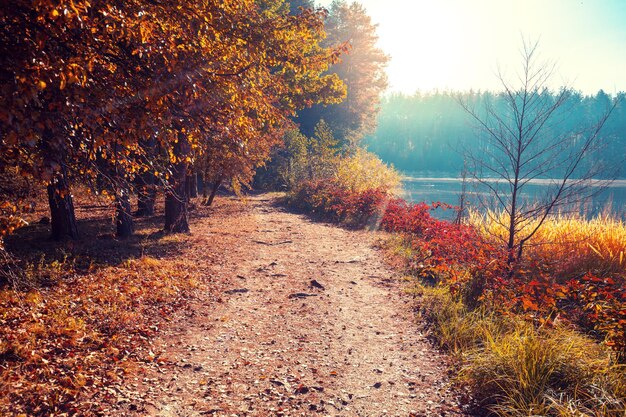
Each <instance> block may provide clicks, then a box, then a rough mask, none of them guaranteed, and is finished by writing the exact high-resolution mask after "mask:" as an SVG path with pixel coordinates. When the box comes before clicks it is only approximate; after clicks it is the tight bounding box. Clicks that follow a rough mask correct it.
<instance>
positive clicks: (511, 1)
mask: <svg viewBox="0 0 626 417" xmlns="http://www.w3.org/2000/svg"><path fill="white" fill-rule="evenodd" d="M331 2H332V0H318V4H319V5H321V6H329V5H330V3H331ZM359 3H361V4H362V5H363V6H364V7H365V8H366V9H367V11H368V14H369V15H370V16H371V17H372V20H373V21H374V23H377V24H378V25H379V26H378V34H379V46H380V48H381V49H383V50H384V51H385V52H386V53H387V54H389V55H390V56H391V62H390V64H389V66H388V68H387V74H388V76H389V84H390V86H389V91H399V92H404V93H407V94H411V93H413V92H415V91H417V90H420V91H430V90H434V89H439V90H455V91H464V90H469V89H474V90H499V89H500V88H499V84H498V83H499V81H498V79H497V77H496V74H497V72H498V71H499V70H500V71H501V72H502V73H503V74H505V76H506V77H507V78H512V77H513V76H515V74H516V71H517V70H519V68H520V63H521V61H520V54H519V51H520V48H521V46H522V39H523V38H526V39H530V40H532V41H537V40H538V41H539V52H540V58H541V59H542V60H545V61H549V62H552V63H554V64H555V65H556V69H557V71H556V75H555V76H554V77H553V79H552V85H550V87H551V88H559V87H560V86H563V85H566V86H569V87H572V88H574V89H576V90H579V91H582V92H583V93H585V94H595V93H596V92H597V91H598V90H599V89H603V90H604V91H606V92H607V93H612V94H614V93H617V92H619V91H626V0H584V1H581V0H360V1H359Z"/></svg>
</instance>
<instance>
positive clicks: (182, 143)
mask: <svg viewBox="0 0 626 417" xmlns="http://www.w3.org/2000/svg"><path fill="white" fill-rule="evenodd" d="M189 152H190V146H189V142H188V140H187V137H186V136H185V135H184V134H183V133H179V134H178V142H176V143H175V144H174V155H175V156H176V163H175V164H174V166H173V167H172V176H171V177H170V181H171V182H170V184H169V185H168V186H167V188H166V191H165V227H164V230H165V232H166V233H187V232H189V221H188V218H187V211H188V207H187V203H188V197H187V190H186V188H187V187H186V183H187V181H186V179H187V162H185V158H184V156H186V155H188V154H189Z"/></svg>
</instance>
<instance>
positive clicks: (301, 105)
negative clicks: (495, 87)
mask: <svg viewBox="0 0 626 417" xmlns="http://www.w3.org/2000/svg"><path fill="white" fill-rule="evenodd" d="M378 28H379V26H378V25H377V24H376V23H375V21H374V19H373V18H372V16H370V15H369V14H368V11H367V9H366V8H365V7H364V6H363V5H362V4H360V3H358V2H347V1H343V0H334V1H332V2H331V3H330V4H329V5H328V6H327V7H320V6H318V5H316V4H315V2H313V1H311V0H219V1H218V0H209V1H206V0H203V1H200V0H190V1H186V2H176V1H161V0H150V1H144V0H130V1H107V2H104V1H87V0H42V1H37V2H29V1H25V0H19V1H16V2H14V3H13V4H11V5H10V7H8V6H6V5H5V7H3V12H2V14H1V15H0V91H1V94H0V414H2V415H7V416H17V417H24V416H70V415H71V416H74V415H80V416H83V415H84V416H108V415H172V414H176V413H178V414H177V415H259V416H266V415H276V416H283V415H329V413H337V412H339V413H342V412H346V413H348V412H356V411H354V410H359V412H360V413H361V414H359V415H385V414H390V413H396V414H398V415H409V416H418V415H419V416H421V415H432V414H434V413H439V415H442V414H443V413H450V415H459V416H460V415H470V414H471V413H474V414H476V413H479V414H481V415H488V416H507V417H508V416H510V417H521V416H528V415H543V416H554V417H557V416H559V417H561V416H568V417H580V416H587V415H590V416H591V415H593V416H606V417H609V416H610V417H614V416H615V417H617V416H622V417H623V415H624V414H623V413H624V410H626V379H625V375H626V372H625V369H626V368H625V367H626V287H625V285H624V284H625V282H626V255H625V253H626V225H624V222H623V221H622V220H620V219H617V218H613V217H611V216H610V215H608V214H604V215H602V216H597V217H595V218H591V219H589V218H583V217H580V216H577V215H575V214H567V213H564V212H562V211H560V209H561V208H562V207H563V206H564V205H565V204H566V203H568V202H570V201H571V200H572V199H579V200H584V199H585V198H588V197H590V196H591V195H592V194H593V189H591V188H590V186H589V184H590V182H591V181H596V180H599V179H608V180H611V179H615V178H625V176H626V173H625V172H624V171H623V166H624V157H625V152H624V149H625V148H626V128H625V126H626V94H625V93H623V92H622V93H618V94H613V95H610V94H607V93H605V92H604V91H602V90H601V91H599V92H598V93H597V94H595V95H591V96H589V95H584V94H582V93H580V92H578V91H576V90H574V89H572V88H561V89H554V88H551V87H550V84H549V80H550V77H551V75H553V74H552V72H551V70H550V68H551V67H549V66H546V64H544V63H543V62H541V61H539V60H538V59H537V51H538V50H539V49H540V46H541V45H540V43H539V42H533V41H529V40H526V39H524V40H523V42H522V47H521V49H520V51H521V62H520V63H519V64H521V65H520V68H521V70H520V74H522V76H521V77H519V79H514V80H512V81H508V80H505V79H504V78H503V77H502V78H501V79H500V80H501V81H502V88H501V90H500V91H499V92H486V91H482V92H481V91H469V92H461V93H457V92H438V91H434V92H430V93H415V94H413V95H407V94H389V93H387V95H385V92H386V91H387V88H388V86H389V80H388V75H387V72H386V70H387V68H388V65H390V62H391V59H392V57H391V56H389V55H388V54H387V53H386V52H385V51H384V50H383V49H382V48H381V47H379V44H378V41H379V33H378ZM415 41H416V42H417V41H418V40H415ZM419 41H423V40H419ZM400 172H404V173H407V172H408V173H410V172H420V173H428V175H432V176H452V177H457V176H459V175H462V176H463V177H464V178H465V177H467V178H470V179H472V180H474V181H477V182H481V183H482V184H485V185H486V186H487V187H488V193H487V197H488V198H490V199H491V200H493V201H495V205H494V206H491V207H490V209H489V210H477V207H471V206H470V207H468V206H466V204H465V202H464V201H463V200H461V202H460V204H459V206H458V207H457V206H450V205H448V204H443V203H440V202H410V201H406V200H404V199H403V198H402V197H400V195H401V193H400V191H401V190H400V187H401V179H402V177H401V173H400ZM461 172H463V173H462V174H461ZM494 178H495V179H496V180H497V181H495V182H494V181H493V179H494ZM538 179H539V180H542V179H545V180H546V183H547V187H548V188H546V190H547V191H546V192H545V193H544V195H543V196H542V199H538V200H536V201H532V202H531V201H527V200H524V199H522V198H521V197H520V196H521V195H522V192H523V190H524V187H527V186H528V185H529V184H530V183H532V181H535V180H538ZM434 210H450V211H451V212H452V213H454V215H453V216H450V218H451V219H452V220H450V221H448V220H441V219H438V218H435V216H434V215H433V212H434ZM372 378H374V379H372ZM370 380H371V383H370ZM435 388H436V389H435ZM435 403H436V404H435ZM350 407H354V408H350ZM389 410H391V411H389ZM415 410H419V411H415ZM350 415H351V414H350Z"/></svg>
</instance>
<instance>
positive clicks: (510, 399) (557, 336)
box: [392, 245, 626, 417]
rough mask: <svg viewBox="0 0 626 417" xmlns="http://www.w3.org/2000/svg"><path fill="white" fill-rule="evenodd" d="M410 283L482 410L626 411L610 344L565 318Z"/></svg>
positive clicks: (512, 415) (624, 372)
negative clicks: (476, 302) (548, 318)
mask: <svg viewBox="0 0 626 417" xmlns="http://www.w3.org/2000/svg"><path fill="white" fill-rule="evenodd" d="M394 246H395V245H394ZM392 250H393V252H394V253H395V254H396V255H398V254H401V253H402V252H403V251H402V250H401V249H398V248H395V249H393V247H392ZM412 282H413V283H414V286H413V288H412V292H414V293H415V295H417V298H418V300H419V307H420V308H419V311H420V314H421V316H422V317H423V319H424V322H425V323H426V326H427V328H428V329H429V333H430V334H431V336H432V337H433V339H434V341H435V342H436V343H437V344H438V345H439V346H440V347H441V348H443V349H445V350H446V351H448V352H449V353H450V354H451V355H452V356H453V358H455V359H456V361H457V363H458V369H459V372H458V376H457V382H458V383H459V384H462V385H465V386H468V387H470V389H471V392H472V397H473V401H474V402H475V405H476V406H477V407H478V408H480V409H481V410H486V411H487V413H488V414H490V415H497V416H506V417H518V416H519V417H521V416H555V417H556V416H559V417H570V416H571V417H575V416H576V417H580V416H598V417H600V416H603V417H617V416H621V417H623V416H624V413H625V412H626V366H625V365H623V364H618V363H616V362H615V358H614V356H613V355H612V354H611V352H610V350H608V349H607V348H606V347H604V346H602V345H600V344H598V343H597V342H596V341H594V340H592V339H591V338H589V337H587V336H585V335H583V334H581V333H580V332H578V331H576V330H575V329H574V328H573V327H572V326H571V325H568V324H566V323H560V322H558V321H556V322H554V321H553V322H551V323H550V325H547V324H546V325H543V326H536V325H535V324H534V323H533V322H529V321H528V320H525V319H524V317H522V316H518V315H515V314H509V315H502V314H499V313H497V312H495V311H494V310H493V309H490V308H489V307H486V306H484V305H481V306H478V307H476V308H470V307H468V305H467V303H466V302H465V301H466V300H464V298H463V292H460V291H458V290H457V289H454V288H453V289H451V287H449V286H447V285H441V284H440V285H436V286H433V285H430V284H427V285H424V284H421V283H420V282H419V280H418V279H417V278H415V277H413V278H412Z"/></svg>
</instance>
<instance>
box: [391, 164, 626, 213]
mask: <svg viewBox="0 0 626 417" xmlns="http://www.w3.org/2000/svg"><path fill="white" fill-rule="evenodd" d="M597 183H601V182H600V181H598V182H597ZM493 184H494V185H497V181H495V180H494V181H493ZM549 184H550V180H534V181H533V182H531V183H529V184H528V185H527V186H526V187H524V189H523V193H522V198H523V199H525V200H526V201H535V200H536V199H537V198H539V197H540V196H541V195H543V193H545V192H546V191H548V190H549V189H550V187H549ZM592 187H593V188H594V189H596V190H597V191H598V192H597V195H595V196H594V197H593V198H591V199H589V200H587V201H585V202H577V203H575V204H573V205H572V207H569V210H570V211H574V212H578V213H580V214H583V215H585V216H586V217H593V216H596V215H598V214H606V213H611V214H613V215H614V216H616V217H618V218H621V219H625V218H626V180H616V181H614V182H612V183H611V184H610V185H608V186H606V185H604V186H597V185H592ZM461 188H462V180H461V179H460V178H454V177H436V176H422V175H419V174H417V175H416V174H414V173H411V174H404V175H403V176H402V194H401V196H402V197H403V198H405V199H406V200H408V201H411V202H421V201H424V202H426V203H429V204H430V203H431V202H435V201H440V202H442V203H447V204H451V205H453V206H457V205H458V204H459V196H460V194H461ZM466 190H467V191H466V195H467V200H469V202H470V204H471V205H472V206H474V207H477V208H480V207H484V206H485V205H486V204H487V205H489V204H490V205H492V206H493V205H494V203H493V201H492V200H493V198H492V197H491V194H490V193H489V189H488V187H487V186H485V185H481V184H478V183H476V182H471V181H469V182H468V183H467V184H466ZM435 215H436V216H437V217H440V218H448V219H449V218H453V217H454V216H455V213H454V211H453V210H437V211H436V212H435Z"/></svg>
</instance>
